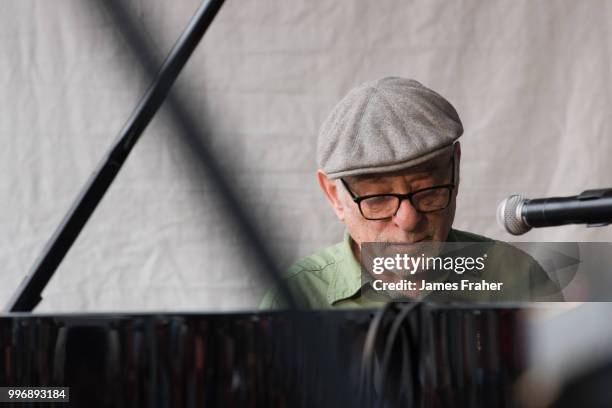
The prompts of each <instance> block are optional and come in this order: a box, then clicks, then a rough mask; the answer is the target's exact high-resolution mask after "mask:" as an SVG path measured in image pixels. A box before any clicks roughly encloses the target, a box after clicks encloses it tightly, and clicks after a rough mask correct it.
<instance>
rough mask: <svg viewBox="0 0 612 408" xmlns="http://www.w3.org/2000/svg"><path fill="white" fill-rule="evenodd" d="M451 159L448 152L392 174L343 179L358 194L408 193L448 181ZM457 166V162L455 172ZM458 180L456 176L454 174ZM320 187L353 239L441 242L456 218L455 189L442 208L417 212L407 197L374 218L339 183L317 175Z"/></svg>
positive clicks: (457, 153)
mask: <svg viewBox="0 0 612 408" xmlns="http://www.w3.org/2000/svg"><path fill="white" fill-rule="evenodd" d="M454 155H455V163H457V164H458V162H459V155H460V154H459V147H458V146H457V148H456V149H455V152H454ZM451 163H452V160H451V157H449V156H447V155H443V156H439V157H436V158H434V159H431V160H429V161H427V162H425V163H423V164H419V165H418V166H415V167H412V168H409V169H406V170H402V171H399V172H393V173H384V174H376V175H372V176H359V177H348V178H345V179H344V180H345V182H346V184H347V185H348V187H349V188H350V190H351V191H352V192H353V194H354V195H356V196H357V197H360V196H365V195H372V194H386V193H395V194H407V193H410V192H413V191H416V190H421V189H424V188H427V187H432V186H436V185H441V184H451V183H454V182H455V180H451V177H452V176H451V174H452V170H451V168H452V165H451ZM457 171H458V166H457V165H456V170H455V174H457ZM455 178H456V179H458V176H457V175H456V176H455ZM319 182H320V183H321V187H322V188H323V189H324V191H325V192H326V195H327V197H328V200H329V201H330V203H331V204H332V207H334V210H335V212H336V215H337V216H338V218H339V219H340V220H341V221H343V222H344V223H345V224H346V227H347V229H348V231H349V234H350V235H351V237H352V238H353V240H354V241H355V242H356V243H357V244H359V245H361V243H363V242H399V243H412V242H417V241H422V240H426V241H432V240H433V241H444V240H445V239H446V237H447V235H448V233H449V231H450V229H451V226H452V224H453V220H454V217H455V207H456V197H457V188H455V189H454V190H453V192H452V194H451V201H450V204H449V205H448V207H446V208H445V209H443V210H440V211H436V212H430V213H420V212H418V211H417V210H416V209H415V208H414V207H413V206H412V204H411V203H410V201H409V200H402V202H401V205H400V207H399V209H398V211H397V213H396V214H395V215H394V216H392V217H391V218H389V219H386V220H382V221H374V220H367V219H365V218H364V217H363V216H362V214H361V212H360V211H359V207H358V205H357V204H356V203H355V202H354V201H353V200H352V199H351V196H350V194H349V192H348V191H347V190H346V188H343V186H342V184H341V183H339V182H333V181H330V180H327V182H329V183H332V184H333V187H332V186H329V185H328V186H327V187H328V188H327V190H326V188H325V186H324V184H325V180H322V179H321V176H319Z"/></svg>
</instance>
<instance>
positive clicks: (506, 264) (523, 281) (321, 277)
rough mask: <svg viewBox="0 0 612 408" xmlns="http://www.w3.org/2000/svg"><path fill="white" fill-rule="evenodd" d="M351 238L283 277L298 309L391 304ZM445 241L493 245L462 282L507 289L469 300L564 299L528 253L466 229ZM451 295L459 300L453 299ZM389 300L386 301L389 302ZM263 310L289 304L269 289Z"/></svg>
mask: <svg viewBox="0 0 612 408" xmlns="http://www.w3.org/2000/svg"><path fill="white" fill-rule="evenodd" d="M351 241H352V240H351V237H350V235H349V234H348V232H345V234H344V239H343V240H342V242H340V243H338V244H336V245H333V246H330V247H328V248H325V249H323V250H321V251H319V252H317V253H315V254H313V255H311V256H309V257H306V258H304V259H301V260H300V261H298V262H296V263H295V264H293V265H292V266H291V267H290V268H289V270H288V271H287V273H286V274H285V276H284V279H285V280H286V282H287V285H288V286H289V288H290V289H291V291H292V293H293V294H295V295H296V296H297V297H298V299H297V300H298V302H299V303H300V305H301V306H302V307H304V308H307V309H329V308H362V307H372V308H375V307H380V306H382V305H384V304H385V303H386V302H387V301H388V300H383V299H381V297H380V295H379V294H377V293H375V291H374V290H373V288H372V285H371V284H370V283H368V282H364V280H363V279H362V269H361V265H360V264H359V262H358V261H357V259H356V258H355V256H354V254H353V251H352V249H351ZM446 241H447V242H483V243H491V244H492V250H491V251H489V253H488V255H489V258H488V261H487V262H488V264H489V267H488V268H486V269H485V270H484V271H483V272H481V273H477V272H475V273H466V274H465V275H464V276H462V279H468V280H471V281H480V280H483V279H484V280H487V281H491V282H504V285H505V288H504V291H503V292H502V293H500V294H492V293H491V292H483V293H473V292H472V293H469V294H467V296H468V297H469V299H468V300H471V301H483V302H486V301H510V302H515V301H531V300H554V301H561V300H562V297H561V296H560V292H559V290H558V287H557V286H556V285H555V284H554V283H553V282H552V281H551V280H550V279H549V278H548V275H547V274H546V272H545V271H544V270H542V268H541V267H540V266H539V264H538V263H537V262H536V261H535V260H534V259H533V258H532V257H531V256H529V255H527V254H526V253H524V252H521V251H519V250H517V249H515V248H514V247H511V246H510V245H507V244H504V243H501V242H498V241H494V240H492V239H489V238H486V237H483V236H480V235H476V234H472V233H469V232H465V231H459V230H455V229H452V230H451V231H450V232H449V234H448V238H447V240H446ZM534 287H538V288H539V289H542V288H544V292H543V293H546V294H548V295H550V294H551V293H552V296H545V297H539V296H537V295H536V294H534V290H533V288H534ZM465 294H466V293H465V292H461V291H458V292H456V293H455V294H453V295H452V296H451V297H450V299H449V298H448V297H447V298H446V300H465V299H462V296H464V295H465ZM453 296H454V297H455V298H454V299H453ZM387 299H388V298H387ZM259 307H260V309H283V308H286V303H285V302H284V299H283V298H282V296H281V295H280V293H279V292H278V291H277V290H276V289H272V290H270V291H268V293H267V294H266V295H265V296H264V298H263V299H262V301H261V303H260V305H259Z"/></svg>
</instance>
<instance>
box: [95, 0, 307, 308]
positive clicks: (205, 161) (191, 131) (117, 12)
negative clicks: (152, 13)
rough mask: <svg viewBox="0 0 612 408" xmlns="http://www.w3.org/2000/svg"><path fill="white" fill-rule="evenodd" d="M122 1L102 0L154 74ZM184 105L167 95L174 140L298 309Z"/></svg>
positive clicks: (264, 272)
mask: <svg viewBox="0 0 612 408" xmlns="http://www.w3.org/2000/svg"><path fill="white" fill-rule="evenodd" d="M123 4H124V3H123V2H122V1H121V0H113V1H105V2H104V5H105V6H106V8H107V9H108V11H109V13H110V14H111V15H112V17H113V19H114V20H115V21H116V22H117V25H118V27H119V28H120V29H121V31H122V34H123V36H124V38H125V39H126V40H127V42H128V45H129V46H130V48H131V49H132V52H134V54H135V55H136V57H137V59H138V60H139V62H140V64H141V66H142V68H143V69H145V70H146V73H147V75H148V76H150V77H153V76H154V75H155V71H154V67H155V66H156V65H157V63H156V61H155V56H154V54H153V52H152V50H151V48H150V47H149V46H148V44H147V42H146V41H145V38H144V36H143V35H142V32H140V31H137V30H135V29H134V27H135V25H136V24H135V21H134V19H133V17H132V16H130V14H129V13H128V12H127V10H126V8H125V6H124V5H123ZM187 106H188V105H187V104H185V103H184V102H181V101H180V100H178V99H177V98H176V97H175V95H173V94H172V93H170V94H169V95H168V97H167V99H166V104H165V107H164V108H165V109H166V110H167V112H168V113H169V115H170V118H171V119H172V122H173V124H174V127H175V129H176V135H177V140H178V141H179V142H182V143H183V144H184V147H185V151H186V153H188V154H190V155H191V158H192V162H193V163H195V164H196V165H197V166H198V167H199V168H200V169H202V170H204V171H205V172H206V175H207V177H208V181H209V182H210V183H211V185H212V186H213V188H215V189H216V193H217V194H218V199H219V203H220V204H221V205H222V207H223V210H224V211H225V213H226V216H227V218H228V220H230V221H231V222H233V223H234V225H235V226H236V227H237V228H238V230H239V231H240V238H241V240H242V244H243V245H244V247H245V248H249V249H250V250H252V251H253V253H254V254H255V255H256V256H257V258H258V261H259V265H258V266H259V268H256V269H255V271H256V272H259V273H260V275H261V276H262V277H264V278H268V279H269V280H271V282H272V284H273V285H274V287H275V288H276V289H277V290H278V292H279V296H281V298H282V300H284V301H285V303H286V305H287V308H288V309H297V308H298V304H297V303H296V301H295V296H294V293H293V292H292V291H291V290H290V288H289V287H288V285H287V283H286V282H285V280H284V279H282V273H281V270H280V268H279V267H278V265H277V263H276V261H275V260H274V259H275V258H274V256H273V252H272V251H271V249H270V248H269V247H268V245H267V244H266V241H265V240H264V239H263V237H264V234H263V233H262V231H261V230H260V229H259V228H258V225H257V224H256V223H255V222H254V221H253V220H252V218H251V217H250V216H249V215H248V213H247V211H246V210H245V209H244V206H243V204H242V202H241V200H240V199H239V197H238V195H237V194H236V193H235V192H234V189H233V188H232V187H231V185H232V183H231V182H230V180H229V179H228V178H227V177H226V176H225V172H224V171H223V169H222V168H221V166H220V165H219V163H218V161H217V159H216V158H215V156H214V154H213V153H212V152H211V151H210V149H209V147H208V145H207V144H206V143H205V141H206V140H207V139H210V136H209V135H207V134H206V133H207V132H206V131H205V129H201V128H200V127H199V126H198V125H197V121H196V119H195V116H194V115H193V113H192V112H191V111H190V110H189V109H188V108H187Z"/></svg>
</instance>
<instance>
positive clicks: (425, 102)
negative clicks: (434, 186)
mask: <svg viewBox="0 0 612 408" xmlns="http://www.w3.org/2000/svg"><path fill="white" fill-rule="evenodd" d="M462 133H463V126H462V124H461V120H460V119H459V115H458V114H457V111H456V110H455V108H453V106H452V105H451V104H450V103H449V102H448V101H447V100H446V99H444V98H443V97H442V96H440V95H438V94H437V93H435V92H434V91H432V90H431V89H428V88H426V87H424V86H423V85H421V84H420V83H418V82H417V81H415V80H412V79H404V78H396V77H387V78H383V79H380V80H378V81H374V82H366V83H364V84H362V85H360V86H358V87H357V88H354V89H353V90H351V91H350V92H349V93H348V94H347V95H346V96H345V97H344V98H343V99H342V100H341V101H340V102H339V103H338V104H337V105H336V106H335V107H334V109H333V110H332V112H331V114H330V115H329V117H328V118H327V119H326V120H325V122H324V123H323V125H322V126H321V130H320V131H319V140H318V143H317V164H318V166H319V168H320V169H321V170H323V172H325V174H327V176H328V177H329V178H331V179H337V178H340V177H345V176H356V175H361V174H372V173H382V172H389V171H396V170H402V169H405V168H408V167H411V166H414V165H417V164H419V163H423V162H425V161H427V160H429V159H431V158H433V157H435V156H437V155H439V154H442V153H444V152H446V151H449V155H450V149H451V148H452V145H453V143H454V142H455V140H456V139H458V138H459V136H461V134H462Z"/></svg>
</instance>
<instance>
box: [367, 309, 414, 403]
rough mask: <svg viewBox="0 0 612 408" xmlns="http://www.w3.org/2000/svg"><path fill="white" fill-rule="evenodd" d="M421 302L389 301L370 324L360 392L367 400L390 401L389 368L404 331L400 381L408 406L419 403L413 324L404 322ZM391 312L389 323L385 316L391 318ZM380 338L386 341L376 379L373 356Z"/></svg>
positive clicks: (370, 401)
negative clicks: (387, 384) (375, 390)
mask: <svg viewBox="0 0 612 408" xmlns="http://www.w3.org/2000/svg"><path fill="white" fill-rule="evenodd" d="M420 304H421V303H420V302H414V303H410V304H409V305H407V306H399V305H398V304H397V302H389V303H387V304H386V305H385V306H384V307H383V308H382V309H380V310H378V311H377V312H376V314H375V315H374V318H373V319H372V322H371V323H370V326H369V328H368V333H367V335H366V340H365V342H364V346H363V353H362V366H361V376H360V382H359V384H360V389H359V394H360V395H361V397H362V399H363V400H364V402H366V403H369V404H371V405H374V406H383V404H384V403H385V401H387V394H386V393H385V391H386V388H387V387H386V384H385V382H386V377H387V371H388V370H389V365H390V361H391V357H392V353H393V349H394V347H395V344H396V341H397V336H398V334H400V333H401V335H402V339H403V343H402V344H404V347H402V349H401V353H402V363H403V364H402V370H401V373H400V374H401V384H403V387H402V390H403V391H405V392H404V393H403V394H406V395H407V398H406V400H407V401H409V402H410V405H408V406H414V404H416V402H417V398H416V396H417V391H418V390H417V386H418V384H417V383H416V380H417V378H418V377H417V375H418V372H417V369H418V367H416V364H417V361H416V360H415V359H414V356H416V341H415V339H414V338H413V336H412V333H411V330H410V328H409V327H408V326H407V325H406V324H405V320H406V318H407V317H408V316H410V315H411V312H414V311H415V310H416V308H417V307H418V306H419V305H420ZM391 313H395V314H396V315H395V316H393V317H391V321H390V323H386V322H385V319H386V318H389V317H390V314H391ZM380 341H384V347H383V352H382V363H381V369H380V376H379V381H375V380H374V378H375V374H374V368H375V364H374V363H375V361H374V360H375V355H376V345H377V343H379V342H380ZM376 383H378V387H376ZM375 388H378V393H374V394H373V390H374V389H375ZM400 394H402V393H400ZM394 403H397V401H394ZM402 403H405V401H402Z"/></svg>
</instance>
